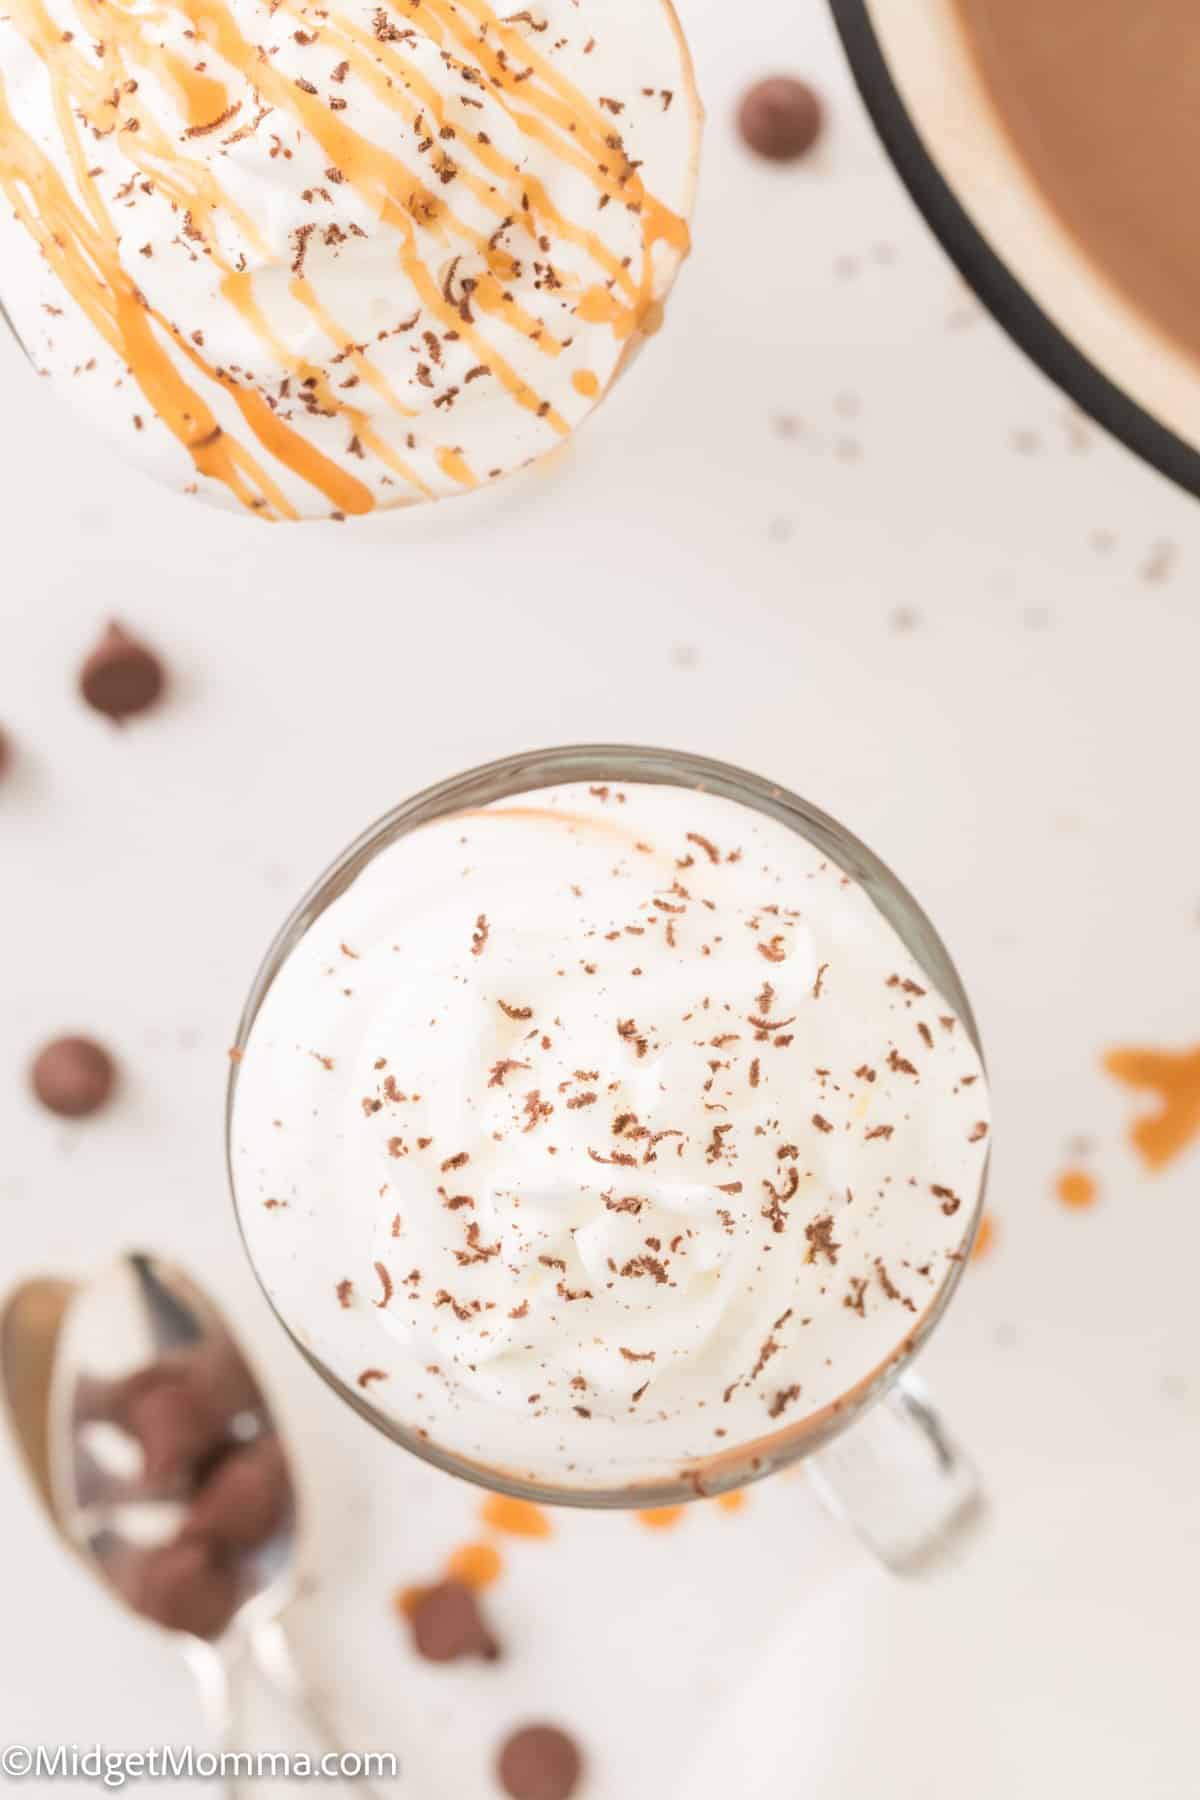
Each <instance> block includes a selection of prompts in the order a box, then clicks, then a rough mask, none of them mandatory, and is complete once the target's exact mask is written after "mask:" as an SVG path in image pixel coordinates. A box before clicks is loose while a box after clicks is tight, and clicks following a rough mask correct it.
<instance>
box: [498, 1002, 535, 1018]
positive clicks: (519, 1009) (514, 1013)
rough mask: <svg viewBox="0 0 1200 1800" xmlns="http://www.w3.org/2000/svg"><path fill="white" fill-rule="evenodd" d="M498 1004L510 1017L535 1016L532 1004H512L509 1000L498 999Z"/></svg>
mask: <svg viewBox="0 0 1200 1800" xmlns="http://www.w3.org/2000/svg"><path fill="white" fill-rule="evenodd" d="M496 1004H497V1006H498V1007H499V1008H500V1011H501V1012H502V1013H504V1014H506V1016H507V1017H508V1018H510V1019H532V1017H533V1008H532V1006H510V1005H509V1004H508V1001H507V1000H498V1001H497V1002H496Z"/></svg>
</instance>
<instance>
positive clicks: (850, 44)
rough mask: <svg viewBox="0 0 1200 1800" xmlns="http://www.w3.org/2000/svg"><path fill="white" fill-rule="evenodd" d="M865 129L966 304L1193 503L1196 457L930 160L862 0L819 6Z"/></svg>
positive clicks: (1199, 482)
mask: <svg viewBox="0 0 1200 1800" xmlns="http://www.w3.org/2000/svg"><path fill="white" fill-rule="evenodd" d="M829 6H830V11H831V13H832V15H833V22H834V25H835V26H836V28H837V32H838V36H839V37H840V38H841V41H842V47H843V49H844V50H845V52H846V56H847V59H848V61H849V64H850V69H851V73H852V74H853V76H854V79H855V81H856V82H857V84H858V89H859V92H860V94H861V95H862V99H863V103H864V104H865V106H866V108H867V111H868V113H869V114H870V116H871V120H872V122H873V124H874V126H875V129H876V131H877V133H878V135H879V138H880V140H881V142H882V143H883V146H884V149H885V150H886V151H887V153H888V156H889V157H890V158H891V161H892V164H893V167H894V168H895V170H896V173H897V174H898V175H899V177H900V179H901V181H902V182H903V183H904V185H905V187H906V188H907V190H908V192H909V195H910V197H911V198H912V200H913V202H914V203H915V205H916V207H917V210H918V211H919V212H920V213H921V214H922V216H923V218H924V219H925V222H926V224H927V225H928V226H929V228H930V230H931V231H932V232H933V234H934V236H935V237H936V238H937V239H938V241H939V242H940V244H941V246H942V248H943V250H944V251H945V252H946V254H947V256H949V258H950V260H951V262H953V263H954V265H955V267H956V268H957V269H958V272H959V274H960V275H961V276H962V277H963V279H964V281H965V282H966V283H967V285H968V286H969V287H970V288H971V289H972V291H973V292H974V294H975V295H976V297H977V298H978V299H979V300H980V301H981V303H982V304H983V305H984V306H985V307H986V308H987V310H988V311H989V312H990V313H991V315H992V317H993V318H994V319H995V320H996V322H997V324H999V325H1000V326H1001V327H1002V328H1003V330H1004V331H1006V332H1007V334H1008V336H1009V337H1010V338H1011V339H1012V340H1013V342H1014V343H1015V344H1016V345H1017V346H1018V348H1019V349H1021V350H1023V351H1024V352H1025V354H1026V356H1028V357H1029V359H1030V361H1031V362H1033V363H1035V364H1036V365H1037V367H1038V368H1039V369H1041V371H1042V373H1043V374H1044V375H1047V376H1049V378H1050V380H1051V381H1053V382H1054V383H1055V384H1056V385H1057V386H1058V387H1060V388H1061V389H1062V390H1063V392H1064V393H1065V394H1067V395H1068V397H1069V398H1070V399H1071V400H1073V401H1074V403H1075V405H1076V406H1078V407H1079V409H1080V410H1081V411H1082V412H1084V413H1086V414H1087V415H1088V417H1089V418H1091V419H1093V420H1095V422H1096V424H1098V425H1100V426H1102V427H1103V429H1104V430H1105V431H1107V432H1108V433H1109V434H1110V436H1112V437H1114V438H1116V439H1117V440H1118V442H1119V443H1122V444H1124V446H1125V447H1126V449H1127V450H1132V451H1133V453H1134V455H1135V456H1138V457H1140V458H1141V459H1142V461H1143V462H1147V463H1149V464H1150V466H1151V467H1152V468H1154V469H1157V470H1158V472H1159V474H1161V475H1165V476H1166V477H1167V479H1168V480H1170V481H1173V482H1175V483H1176V485H1177V486H1179V487H1181V488H1183V489H1184V490H1185V491H1186V492H1187V493H1189V494H1194V495H1196V496H1197V497H1200V448H1197V447H1196V446H1194V445H1192V444H1189V443H1188V442H1187V440H1186V439H1185V438H1182V437H1180V436H1179V435H1178V433H1177V432H1174V431H1172V430H1171V429H1170V427H1169V426H1166V425H1164V424H1163V423H1162V422H1161V420H1159V419H1156V418H1155V417H1154V415H1153V414H1152V413H1150V412H1148V411H1147V410H1146V409H1145V407H1143V406H1141V405H1139V403H1138V402H1137V401H1136V400H1134V399H1132V398H1131V397H1130V396H1129V395H1128V394H1127V393H1126V392H1125V390H1124V389H1123V388H1121V387H1119V386H1118V385H1117V383H1116V382H1114V381H1112V380H1111V379H1110V378H1109V377H1108V376H1107V375H1106V374H1105V373H1104V372H1103V370H1102V369H1101V368H1099V366H1098V365H1097V364H1096V363H1094V362H1092V360H1091V359H1090V358H1089V357H1088V356H1086V355H1085V354H1084V352H1083V351H1082V350H1081V349H1080V348H1079V347H1078V345H1077V344H1075V343H1074V342H1073V341H1072V340H1071V339H1070V338H1069V337H1068V336H1067V335H1066V333H1065V332H1064V331H1062V330H1061V329H1060V328H1059V327H1058V326H1057V325H1056V324H1055V323H1054V322H1053V320H1052V319H1051V318H1050V317H1049V315H1048V314H1047V313H1046V312H1044V311H1043V309H1042V307H1041V306H1040V305H1039V304H1038V302H1037V300H1036V299H1035V298H1034V296H1033V295H1032V294H1031V293H1030V291H1029V289H1028V288H1027V287H1025V286H1024V285H1023V283H1021V282H1020V281H1018V280H1017V277H1016V276H1015V275H1014V274H1013V272H1012V270H1011V269H1009V267H1008V265H1007V264H1006V263H1005V262H1004V261H1003V260H1002V259H1001V258H1000V257H999V256H997V254H996V252H995V251H994V250H993V249H992V247H991V245H990V244H989V243H988V241H987V239H986V238H985V237H984V235H983V233H982V232H981V231H980V230H979V228H978V226H976V224H975V223H974V221H973V220H972V218H971V217H970V214H969V213H968V212H967V209H966V207H965V206H964V205H963V204H962V202H961V201H960V200H959V198H958V196H957V194H956V193H955V192H954V189H953V188H952V187H951V186H950V184H949V182H948V181H947V180H946V178H945V176H944V175H943V174H942V172H941V170H940V169H939V168H938V166H937V163H936V162H935V161H934V158H933V157H932V155H931V154H930V151H929V149H928V147H927V146H926V144H925V141H924V138H923V137H922V135H921V131H920V127H919V125H918V123H917V121H916V120H915V119H914V118H913V116H912V114H911V113H910V112H909V110H908V108H907V106H906V105H905V103H904V100H903V98H902V97H901V94H900V90H899V88H898V87H897V86H896V83H895V81H894V79H893V77H892V73H891V69H890V67H889V65H888V61H887V58H886V56H885V55H884V51H883V46H882V44H881V43H880V41H879V35H878V33H877V32H876V30H875V26H874V24H873V22H872V19H871V12H870V0H829Z"/></svg>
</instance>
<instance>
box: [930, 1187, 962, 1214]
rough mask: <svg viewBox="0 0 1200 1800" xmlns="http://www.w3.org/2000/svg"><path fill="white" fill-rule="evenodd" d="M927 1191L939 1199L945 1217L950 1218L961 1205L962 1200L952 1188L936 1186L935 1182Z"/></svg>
mask: <svg viewBox="0 0 1200 1800" xmlns="http://www.w3.org/2000/svg"><path fill="white" fill-rule="evenodd" d="M929 1191H930V1193H931V1194H932V1195H933V1196H934V1198H935V1199H937V1200H940V1201H941V1203H942V1211H943V1212H944V1213H945V1215H946V1217H947V1218H948V1219H952V1218H953V1217H954V1215H955V1213H956V1212H957V1211H958V1209H959V1207H960V1206H961V1205H962V1201H961V1200H960V1199H959V1197H958V1195H957V1194H956V1193H955V1192H954V1189H953V1188H948V1187H938V1186H937V1184H936V1183H935V1184H934V1185H933V1187H931V1188H930V1190H929Z"/></svg>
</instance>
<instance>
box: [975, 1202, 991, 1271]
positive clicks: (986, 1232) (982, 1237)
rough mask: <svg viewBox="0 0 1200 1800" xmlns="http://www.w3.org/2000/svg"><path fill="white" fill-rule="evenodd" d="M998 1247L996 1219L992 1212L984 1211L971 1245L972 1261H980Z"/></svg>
mask: <svg viewBox="0 0 1200 1800" xmlns="http://www.w3.org/2000/svg"><path fill="white" fill-rule="evenodd" d="M995 1247H996V1221H995V1219H993V1217H992V1215H991V1213H986V1212H985V1213H984V1215H983V1217H982V1219H980V1221H979V1230H978V1231H977V1232H976V1233H975V1242H974V1244H973V1245H972V1246H971V1261H972V1262H978V1261H979V1260H980V1259H981V1258H983V1257H985V1256H990V1255H991V1253H992V1251H993V1250H994V1249H995Z"/></svg>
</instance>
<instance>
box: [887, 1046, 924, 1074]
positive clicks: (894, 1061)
mask: <svg viewBox="0 0 1200 1800" xmlns="http://www.w3.org/2000/svg"><path fill="white" fill-rule="evenodd" d="M887 1060H888V1068H889V1069H891V1070H893V1071H894V1072H895V1073H896V1074H897V1075H915V1074H916V1073H917V1071H916V1068H915V1066H914V1064H912V1063H910V1062H909V1061H908V1059H907V1057H904V1056H901V1054H900V1052H899V1051H898V1050H891V1051H889V1052H888V1059H887Z"/></svg>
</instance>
